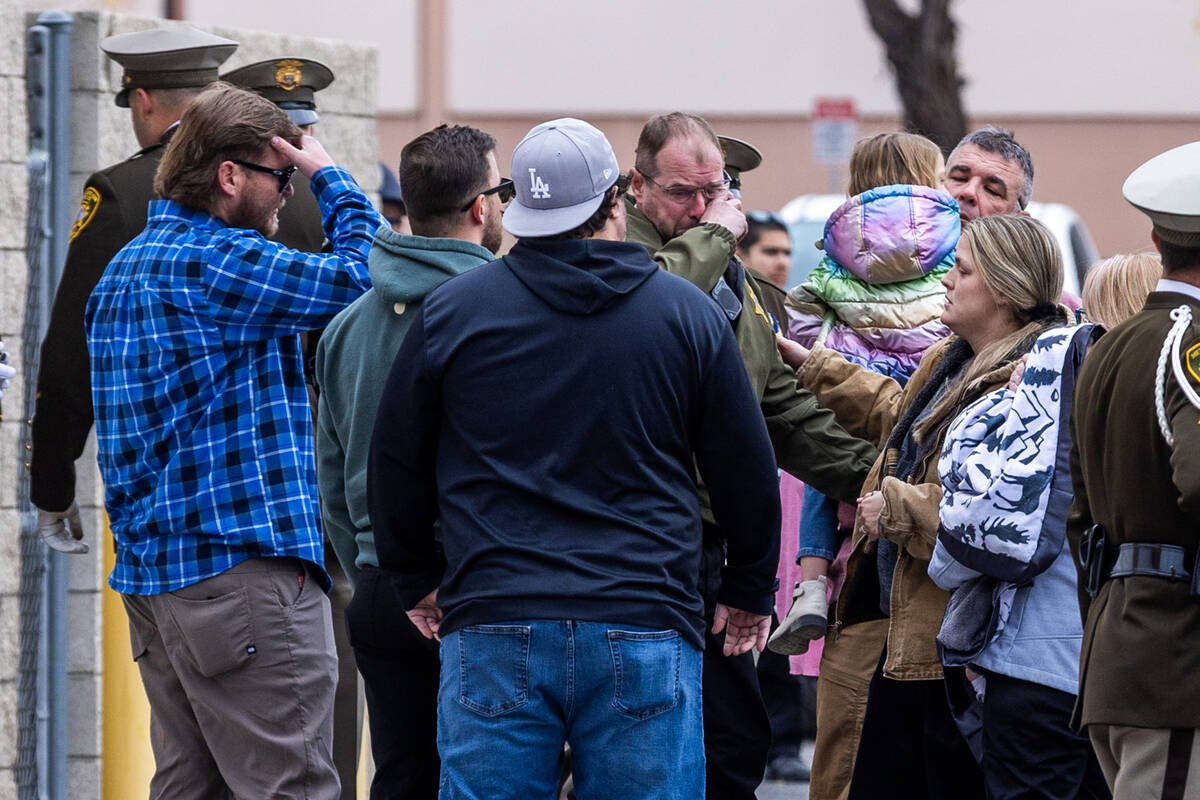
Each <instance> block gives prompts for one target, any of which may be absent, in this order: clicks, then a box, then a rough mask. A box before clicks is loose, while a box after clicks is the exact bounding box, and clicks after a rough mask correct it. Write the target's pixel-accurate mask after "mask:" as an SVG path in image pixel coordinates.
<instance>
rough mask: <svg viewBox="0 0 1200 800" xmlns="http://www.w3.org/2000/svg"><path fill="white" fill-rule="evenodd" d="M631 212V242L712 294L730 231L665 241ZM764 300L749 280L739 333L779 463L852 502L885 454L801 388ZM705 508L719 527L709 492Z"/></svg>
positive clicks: (698, 230)
mask: <svg viewBox="0 0 1200 800" xmlns="http://www.w3.org/2000/svg"><path fill="white" fill-rule="evenodd" d="M625 210H626V216H627V219H628V224H627V229H626V234H625V239H626V240H627V241H630V242H637V243H638V244H640V245H642V246H643V247H645V248H646V250H648V251H649V252H650V255H651V256H652V257H653V258H654V260H655V261H657V262H658V265H659V266H660V267H662V268H663V269H665V270H666V271H667V272H673V273H675V274H676V275H680V276H682V277H684V278H687V279H688V280H689V281H691V282H692V283H694V284H695V285H696V286H699V287H700V288H701V289H703V290H704V291H705V292H711V291H712V289H713V287H714V286H716V285H717V280H718V279H719V278H720V277H721V275H722V274H723V273H724V272H725V268H726V267H727V266H728V264H729V260H730V259H731V258H733V257H734V250H735V249H736V248H737V240H736V239H734V238H733V234H732V233H731V232H730V231H729V230H728V229H727V228H725V227H723V226H721V225H717V224H715V223H711V222H706V223H704V224H701V225H697V226H696V227H695V228H692V229H691V230H690V231H687V232H686V233H684V234H682V235H680V236H677V237H675V238H674V239H671V240H670V241H666V242H664V241H663V238H662V235H661V234H660V233H659V232H658V230H657V229H656V228H655V227H654V225H653V223H651V222H650V220H649V219H647V218H646V215H644V214H643V213H642V212H641V211H639V210H638V208H637V206H636V205H634V204H633V201H632V199H630V198H629V197H626V206H625ZM758 293H761V289H760V288H759V287H758V285H757V284H756V283H755V281H754V279H753V278H752V277H748V278H747V280H746V290H745V297H744V298H743V303H742V313H741V314H740V315H739V316H738V318H737V320H735V321H734V323H733V328H734V333H735V334H736V335H737V342H738V347H739V349H740V350H741V351H742V362H743V363H744V364H745V367H746V372H747V373H749V375H750V384H751V386H753V387H754V391H755V393H756V395H757V396H758V401H759V407H760V408H761V409H762V413H763V417H765V418H766V422H767V433H768V434H770V436H771V445H772V446H773V447H774V448H775V460H776V462H777V463H778V464H779V466H780V467H781V468H782V469H785V470H787V471H788V472H790V473H791V474H792V475H794V476H796V477H797V478H799V479H800V480H802V481H804V482H805V483H807V484H810V485H811V486H813V487H814V488H815V489H817V490H819V491H820V492H822V493H824V494H826V495H828V496H830V497H835V498H837V499H838V500H841V501H843V502H847V503H853V502H854V500H855V499H856V498H857V497H858V495H859V492H860V491H861V490H862V485H863V480H864V479H865V478H866V477H867V472H868V471H870V469H871V465H872V464H873V463H875V458H876V456H877V455H878V451H876V449H875V447H874V446H873V445H872V444H870V443H869V442H865V441H863V440H862V439H858V438H856V437H854V436H851V435H850V434H848V433H846V431H845V430H844V429H843V428H842V426H841V425H839V424H838V422H837V419H836V418H835V417H834V415H833V412H832V411H829V410H828V409H825V408H822V407H821V406H820V405H819V404H818V403H817V399H816V398H815V397H814V396H813V394H812V393H811V392H809V391H808V390H807V389H803V388H801V387H800V386H798V385H797V384H796V375H795V373H794V372H793V371H792V369H791V368H790V367H789V366H788V365H787V364H785V363H783V359H782V358H781V357H780V355H779V350H778V349H777V348H776V346H775V331H774V326H773V325H772V324H771V319H770V317H769V316H768V314H767V313H766V311H764V310H763V307H762V304H761V303H760V302H759V299H758ZM701 503H702V505H703V511H704V518H705V519H706V520H709V521H712V512H711V511H710V510H709V508H708V498H707V493H706V492H704V491H701Z"/></svg>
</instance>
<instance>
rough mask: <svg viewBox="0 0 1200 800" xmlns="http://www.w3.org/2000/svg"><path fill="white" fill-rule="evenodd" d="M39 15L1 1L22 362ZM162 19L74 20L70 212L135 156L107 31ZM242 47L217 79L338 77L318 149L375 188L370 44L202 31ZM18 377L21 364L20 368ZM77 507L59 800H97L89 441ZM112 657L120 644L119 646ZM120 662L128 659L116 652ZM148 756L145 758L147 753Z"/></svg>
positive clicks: (17, 348)
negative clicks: (80, 533)
mask: <svg viewBox="0 0 1200 800" xmlns="http://www.w3.org/2000/svg"><path fill="white" fill-rule="evenodd" d="M35 18H36V15H26V14H24V13H23V10H22V3H21V2H20V0H0V196H3V197H4V198H5V207H6V210H7V213H6V214H4V215H0V337H2V338H3V340H4V342H5V344H6V346H7V348H8V350H9V352H10V354H13V356H14V357H15V356H18V355H19V354H20V352H21V347H22V344H23V343H22V341H21V338H20V334H21V330H22V326H23V324H24V314H25V301H26V296H27V286H26V284H27V271H28V268H27V264H26V260H25V254H24V246H25V227H24V226H25V217H26V194H27V178H26V173H25V167H24V161H25V156H26V151H27V135H26V118H25V82H24V68H25V66H24V57H23V54H24V50H25V45H24V31H25V29H26V28H27V27H28V26H29V25H31V24H33V22H34V20H35ZM177 24H179V23H173V22H168V21H163V20H154V19H147V18H142V17H133V16H128V15H120V14H112V13H108V12H82V13H78V14H76V15H75V16H74V24H73V30H72V44H71V62H72V63H71V95H72V96H71V130H72V146H71V203H72V204H74V203H76V202H78V199H79V197H80V196H81V195H82V191H83V185H84V182H85V181H86V180H87V177H88V175H90V174H91V173H92V172H94V171H96V170H97V169H101V168H103V167H105V166H108V165H110V164H112V163H115V162H117V161H120V160H123V159H125V158H128V157H129V156H130V155H132V154H133V153H135V152H137V150H138V149H139V148H138V144H137V140H136V139H135V138H134V135H133V130H132V127H131V126H130V124H129V111H128V110H127V109H123V108H118V107H117V106H116V105H115V104H114V103H113V96H114V95H115V93H116V87H118V86H119V83H120V79H121V71H120V68H119V67H118V66H117V65H116V64H114V63H112V62H110V61H109V60H108V59H107V58H106V57H105V56H104V55H103V53H102V52H101V51H100V49H99V47H98V45H99V42H100V40H102V39H104V38H105V37H107V36H110V35H112V34H115V33H124V32H127V31H133V30H143V29H146V28H151V27H158V26H173V25H177ZM208 30H211V31H212V32H213V33H216V34H219V35H221V36H226V37H229V38H231V39H234V40H236V41H238V42H239V43H240V47H239V48H238V50H237V52H236V53H235V54H234V56H233V57H232V58H231V59H230V60H229V61H228V62H227V63H226V65H225V66H224V67H223V70H222V71H225V70H227V69H233V68H236V67H237V66H240V65H242V64H247V63H252V62H254V61H261V60H264V59H268V58H283V57H303V58H312V59H316V60H317V61H320V62H322V63H324V64H326V65H327V66H329V68H330V69H331V70H333V72H334V75H335V76H336V80H335V82H334V83H333V84H332V85H331V86H330V87H329V88H328V89H326V90H324V91H322V92H320V93H319V94H318V95H317V103H318V108H319V111H320V114H321V121H320V123H319V124H318V126H317V129H316V135H317V136H318V137H319V138H320V139H321V141H322V143H323V144H324V145H325V147H326V149H327V150H328V151H329V152H330V154H331V155H332V156H333V157H334V158H335V159H336V160H337V161H338V163H340V164H341V165H343V166H345V167H346V168H347V169H349V170H350V171H351V173H352V174H353V175H354V176H355V177H356V178H357V179H358V180H359V182H360V183H361V184H362V186H363V188H364V189H366V190H367V192H368V193H377V192H378V188H379V183H380V175H379V169H378V166H377V162H378V158H379V156H378V144H377V138H376V133H375V129H376V126H375V116H376V115H375V106H374V98H375V96H376V88H375V84H376V80H377V79H378V78H377V73H378V53H377V51H376V49H375V47H374V46H373V45H362V44H356V43H351V42H342V41H332V40H314V39H307V38H302V37H296V36H284V35H279V34H273V33H269V32H252V31H244V30H238V29H232V28H208ZM18 369H20V365H19V364H18ZM23 397H24V386H23V383H22V376H21V374H20V373H18V377H17V379H16V380H15V381H14V382H13V385H12V387H11V388H10V390H9V392H8V393H6V395H5V398H4V400H3V401H2V403H0V405H2V408H3V409H4V410H5V411H7V412H8V414H7V415H6V416H5V418H4V420H3V422H0V452H2V453H3V455H2V456H0V719H5V720H10V721H11V720H15V717H16V715H15V709H16V706H17V687H16V676H17V661H18V653H19V641H18V629H17V624H18V623H17V618H18V615H17V607H18V584H19V575H20V564H19V561H20V558H19V549H18V545H17V542H18V531H19V522H18V517H17V512H16V501H17V497H16V485H17V476H18V474H19V473H18V470H23V469H24V468H25V467H24V462H25V461H26V460H27V459H25V458H24V457H18V456H20V454H18V453H17V451H18V449H19V448H20V445H19V441H18V435H19V431H20V426H21V425H23V424H25V423H24V421H25V419H26V418H27V417H28V410H26V409H22V408H21V405H22V401H23ZM76 471H77V485H76V493H77V500H78V502H79V505H80V507H81V509H82V510H83V521H84V528H85V532H86V533H85V538H86V540H87V541H88V542H89V543H90V544H91V552H90V553H89V554H88V555H87V556H82V557H74V558H72V559H71V560H70V581H69V597H70V647H69V652H70V657H69V663H68V664H67V670H68V676H69V686H70V693H71V696H70V701H69V707H70V709H71V710H70V720H69V731H70V739H69V747H70V759H69V765H68V769H69V774H68V794H69V796H70V797H71V798H73V800H76V799H77V800H92V799H93V798H95V799H97V800H98V798H100V797H101V796H102V792H103V786H104V785H105V779H104V775H103V771H102V769H103V754H104V741H103V725H102V722H103V714H104V708H103V698H104V692H103V688H104V684H103V679H104V675H103V665H104V647H105V644H104V637H103V630H104V605H103V596H104V593H105V592H110V591H111V590H110V589H108V588H107V583H106V580H107V570H106V567H105V564H104V553H105V551H106V550H108V549H109V548H110V545H109V542H108V540H107V535H106V534H105V533H104V531H103V514H102V507H103V492H102V487H101V485H100V480H99V475H98V471H97V469H96V451H95V441H94V436H93V438H92V440H91V441H90V442H89V444H88V447H87V450H86V451H85V452H84V455H83V456H82V457H81V458H80V460H79V461H78V462H77V464H76ZM117 646H118V647H121V646H124V645H117ZM121 655H122V656H123V657H124V658H125V659H128V658H129V655H128V652H127V651H126V652H124V653H122V654H121ZM16 740H17V729H16V726H15V725H14V724H9V725H3V726H0V800H6V798H9V797H15V796H16V792H15V783H14V771H13V765H14V763H15V760H16ZM147 757H149V754H148V753H147Z"/></svg>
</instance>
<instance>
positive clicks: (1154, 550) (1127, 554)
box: [1108, 542, 1196, 581]
mask: <svg viewBox="0 0 1200 800" xmlns="http://www.w3.org/2000/svg"><path fill="white" fill-rule="evenodd" d="M1195 561H1196V555H1195V553H1193V552H1191V551H1190V550H1188V549H1187V548H1186V547H1180V546H1179V545H1174V544H1156V543H1152V542H1125V543H1124V544H1122V545H1121V546H1120V547H1119V548H1117V557H1116V559H1115V560H1114V561H1113V565H1112V569H1111V570H1110V571H1109V573H1108V576H1109V577H1110V578H1129V577H1134V576H1139V577H1149V578H1165V579H1167V580H1170V581H1190V580H1191V579H1192V566H1193V565H1194V564H1195Z"/></svg>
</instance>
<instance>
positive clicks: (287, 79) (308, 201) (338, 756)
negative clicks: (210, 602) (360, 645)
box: [221, 58, 360, 800]
mask: <svg viewBox="0 0 1200 800" xmlns="http://www.w3.org/2000/svg"><path fill="white" fill-rule="evenodd" d="M221 80H223V81H227V82H229V83H232V84H233V85H234V86H240V87H241V88H243V89H249V90H250V91H252V92H255V93H257V94H260V95H262V96H263V97H265V98H266V99H268V100H270V101H271V102H272V103H274V104H275V105H277V106H279V107H280V108H281V109H283V111H284V112H285V113H286V114H287V115H288V117H289V118H290V119H291V120H292V122H294V123H296V125H298V126H299V127H300V129H301V130H303V131H304V132H305V133H306V134H310V135H311V134H312V126H313V125H315V124H317V122H319V121H320V116H319V115H318V114H317V102H316V96H315V95H316V93H317V92H319V91H320V90H322V89H324V88H325V87H326V86H328V85H329V84H331V83H333V72H332V71H331V70H330V69H329V67H327V66H325V65H324V64H322V63H320V62H319V61H312V60H311V59H307V58H272V59H268V60H267V61H258V62H255V63H253V64H247V65H246V66H244V67H238V68H237V69H234V70H230V71H229V72H226V73H225V74H224V75H222V76H221ZM292 190H293V194H292V196H291V197H289V198H288V201H287V203H286V204H285V205H284V207H283V208H282V209H280V211H279V228H278V230H276V232H275V235H274V236H272V237H271V238H272V239H274V240H275V241H277V242H279V243H280V244H284V245H287V246H288V247H291V248H293V249H295V250H305V251H308V252H310V253H318V252H321V251H323V250H325V249H326V248H327V246H328V243H327V241H326V239H325V230H324V228H323V227H322V226H321V207H320V206H319V205H318V204H317V198H316V196H315V195H314V194H313V192H312V187H310V186H309V182H308V178H306V177H305V176H304V175H302V174H301V173H300V172H296V173H295V174H294V175H293V176H292ZM321 333H322V332H321V331H319V330H318V331H308V332H307V333H305V334H303V335H302V339H303V347H304V380H305V383H306V385H307V387H308V399H309V405H310V406H311V408H312V415H313V419H314V420H315V419H316V417H317V382H316V378H315V377H314V375H315V372H314V367H315V359H316V353H317V341H318V340H319V339H320V338H321ZM325 553H326V558H325V570H326V571H327V572H328V573H329V577H330V579H331V580H332V581H333V588H332V589H331V590H330V592H329V602H330V604H331V607H332V612H333V618H334V623H335V624H334V626H333V630H334V644H335V646H336V649H337V656H338V687H337V695H336V696H335V698H334V710H333V714H334V717H333V731H334V734H333V761H334V767H335V768H336V769H337V773H338V777H339V778H340V779H341V782H342V797H343V798H344V800H353V799H354V797H355V792H356V790H357V786H358V781H357V778H356V773H357V770H358V740H359V735H358V734H359V728H360V723H359V716H360V712H359V703H358V671H357V669H356V667H355V664H354V650H353V648H352V647H351V646H350V641H349V639H347V637H346V626H345V625H344V624H342V620H343V619H344V617H345V612H346V605H347V604H348V603H349V602H350V598H351V597H352V596H353V593H354V589H353V587H352V586H351V585H350V580H349V579H348V578H347V577H346V572H345V570H343V569H342V566H341V564H339V563H338V560H337V559H336V558H334V557H332V554H333V546H332V545H331V544H330V543H329V539H328V538H326V539H325Z"/></svg>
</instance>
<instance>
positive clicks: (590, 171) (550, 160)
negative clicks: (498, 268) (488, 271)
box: [504, 117, 620, 238]
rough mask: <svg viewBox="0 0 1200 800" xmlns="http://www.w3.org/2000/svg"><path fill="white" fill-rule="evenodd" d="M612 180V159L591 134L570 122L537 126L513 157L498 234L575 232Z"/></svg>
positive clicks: (608, 149) (576, 122)
mask: <svg viewBox="0 0 1200 800" xmlns="http://www.w3.org/2000/svg"><path fill="white" fill-rule="evenodd" d="M618 177H620V168H619V167H618V166H617V156H616V153H614V152H613V149H612V145H610V144H609V143H608V139H606V138H605V137H604V134H603V133H601V132H600V131H599V130H598V129H597V128H595V127H594V126H592V125H589V124H588V123H586V122H584V121H583V120H581V119H574V118H573V117H563V118H561V119H555V120H551V121H549V122H543V123H542V124H541V125H538V126H537V127H536V128H534V129H533V130H531V131H530V132H529V133H527V134H525V138H524V139H522V140H521V143H520V144H519V145H517V149H516V150H514V151H513V157H512V179H513V183H514V184H515V185H516V189H517V196H516V199H515V200H514V201H513V202H512V203H511V204H510V205H509V207H508V209H507V210H506V211H505V212H504V229H505V230H506V231H508V232H509V233H511V234H512V235H513V236H516V237H517V238H521V237H522V236H554V235H556V234H559V233H565V232H567V231H569V230H571V229H572V228H576V227H578V226H579V225H582V224H583V223H584V222H586V221H587V218H588V217H590V216H591V215H592V214H594V213H595V211H596V209H598V208H599V207H600V204H601V203H602V202H603V200H604V193H605V192H606V191H608V189H609V187H611V186H612V185H613V184H614V183H616V182H617V178H618Z"/></svg>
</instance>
